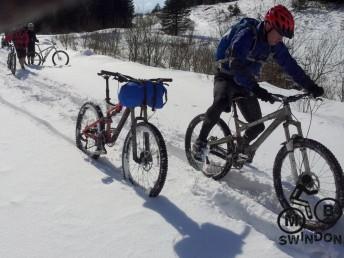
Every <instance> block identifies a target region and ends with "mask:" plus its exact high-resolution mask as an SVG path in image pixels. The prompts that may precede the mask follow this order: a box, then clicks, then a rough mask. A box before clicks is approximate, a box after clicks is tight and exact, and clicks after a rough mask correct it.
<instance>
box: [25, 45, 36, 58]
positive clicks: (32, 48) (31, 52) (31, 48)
mask: <svg viewBox="0 0 344 258" xmlns="http://www.w3.org/2000/svg"><path fill="white" fill-rule="evenodd" d="M35 50H36V49H35V44H29V46H28V48H27V56H28V57H34V56H35Z"/></svg>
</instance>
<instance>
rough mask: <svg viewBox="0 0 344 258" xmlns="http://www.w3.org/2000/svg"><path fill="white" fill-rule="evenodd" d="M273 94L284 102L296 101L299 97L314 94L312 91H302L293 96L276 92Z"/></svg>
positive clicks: (277, 99)
mask: <svg viewBox="0 0 344 258" xmlns="http://www.w3.org/2000/svg"><path fill="white" fill-rule="evenodd" d="M271 95H272V96H273V97H274V98H275V101H278V102H282V103H284V104H286V103H290V102H295V101H298V100H299V99H303V98H307V97H310V96H312V94H311V93H310V92H307V93H302V94H296V95H292V96H284V95H281V94H274V93H271ZM317 99H318V98H317ZM319 99H321V98H319Z"/></svg>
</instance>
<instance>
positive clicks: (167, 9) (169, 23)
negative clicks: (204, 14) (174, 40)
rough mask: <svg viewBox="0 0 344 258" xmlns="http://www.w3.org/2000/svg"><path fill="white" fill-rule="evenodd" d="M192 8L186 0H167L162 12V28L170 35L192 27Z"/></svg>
mask: <svg viewBox="0 0 344 258" xmlns="http://www.w3.org/2000/svg"><path fill="white" fill-rule="evenodd" d="M189 15H190V9H188V8H187V7H186V3H185V0H166V1H165V6H164V8H163V9H162V12H161V14H160V16H159V17H160V19H161V25H162V30H163V31H164V32H165V33H167V34H170V35H175V36H176V35H178V34H180V33H183V32H185V31H186V30H187V29H189V28H191V26H192V23H191V20H190V19H189Z"/></svg>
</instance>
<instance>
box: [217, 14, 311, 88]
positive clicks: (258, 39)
mask: <svg viewBox="0 0 344 258" xmlns="http://www.w3.org/2000/svg"><path fill="white" fill-rule="evenodd" d="M247 20H249V23H250V24H251V26H246V27H244V28H242V29H239V30H238V31H236V32H235V33H234V35H232V34H233V33H232V34H231V33H230V32H231V30H229V31H228V32H227V33H226V34H225V35H224V36H223V37H222V39H221V40H220V43H219V46H218V48H217V52H216V61H218V62H219V63H221V68H220V71H221V72H224V73H227V74H228V73H229V74H231V75H232V76H233V79H234V81H235V82H236V83H237V84H238V85H240V86H242V87H244V88H245V89H247V90H252V89H253V88H254V87H256V85H257V81H256V79H257V78H258V77H259V75H260V71H261V67H262V63H263V62H264V61H266V60H267V59H268V57H269V56H270V55H272V56H273V58H274V59H275V60H276V61H277V63H278V64H279V65H280V66H281V67H282V68H283V69H284V71H285V72H286V73H287V74H288V75H290V76H291V77H292V78H293V80H294V81H295V82H296V83H298V84H300V85H301V86H302V87H303V88H305V89H309V88H311V87H312V86H313V84H314V83H313V81H312V80H311V79H310V78H309V76H308V75H306V74H305V72H304V71H303V69H302V68H301V67H300V66H299V65H298V64H297V62H296V61H295V59H294V58H293V57H292V56H291V55H290V53H289V51H288V49H287V47H286V46H285V45H284V43H283V42H280V43H278V44H277V45H275V46H270V45H269V44H268V42H267V40H266V33H265V30H264V22H259V21H257V20H255V19H252V18H247Z"/></svg>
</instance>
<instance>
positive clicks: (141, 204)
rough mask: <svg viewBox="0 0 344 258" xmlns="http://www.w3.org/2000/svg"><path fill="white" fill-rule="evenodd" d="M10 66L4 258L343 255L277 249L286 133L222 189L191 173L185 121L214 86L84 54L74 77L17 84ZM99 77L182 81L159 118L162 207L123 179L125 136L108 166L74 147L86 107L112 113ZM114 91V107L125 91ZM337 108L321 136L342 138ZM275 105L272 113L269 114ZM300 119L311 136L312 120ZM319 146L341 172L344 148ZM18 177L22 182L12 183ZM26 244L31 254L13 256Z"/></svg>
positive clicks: (322, 248)
mask: <svg viewBox="0 0 344 258" xmlns="http://www.w3.org/2000/svg"><path fill="white" fill-rule="evenodd" d="M4 60H6V52H5V51H4V50H0V69H1V73H0V85H1V87H0V106H1V109H2V110H1V112H0V115H1V120H2V121H7V120H9V121H10V122H9V123H6V124H5V125H4V126H3V130H4V134H2V135H1V138H0V141H1V143H2V148H1V149H0V151H1V152H0V154H1V155H2V157H5V158H6V159H7V161H6V162H5V163H4V164H2V165H1V167H0V189H3V190H4V191H6V192H5V194H4V195H2V196H0V212H1V213H2V214H3V215H0V218H1V219H2V220H3V221H5V225H6V226H0V230H1V229H3V230H2V232H6V233H7V236H6V237H0V246H1V247H3V248H0V257H5V256H6V255H5V254H10V256H6V257H21V256H22V255H21V254H23V252H24V250H28V251H27V253H26V254H28V255H27V256H25V257H61V256H64V257H183V258H184V257H185V258H188V257H197V258H199V257H204V258H205V257H215V258H220V257H233V256H242V257H288V256H289V257H310V256H312V257H323V255H324V254H327V255H329V254H330V255H332V256H330V257H340V256H338V254H339V253H340V252H341V251H343V248H340V247H333V246H331V245H328V246H327V245H316V246H311V247H307V246H287V247H283V246H279V245H278V236H279V235H281V232H280V231H279V229H278V227H277V225H276V219H277V216H278V213H279V212H280V211H281V208H280V206H279V203H278V201H277V199H276V196H275V194H274V188H273V182H272V173H271V172H272V164H273V159H274V157H275V155H276V153H277V151H278V149H279V148H280V145H279V143H280V142H282V139H283V134H282V130H280V131H277V132H276V133H274V134H273V136H272V137H271V139H269V141H268V142H267V143H266V144H264V145H263V146H262V149H261V150H259V152H258V153H257V157H256V158H255V162H254V163H253V165H252V166H249V167H244V168H243V169H242V170H241V171H236V170H233V171H231V172H230V173H229V174H228V175H227V176H226V177H225V178H224V179H223V180H221V181H219V182H216V181H213V180H210V179H207V178H205V177H204V176H203V175H202V174H201V173H199V172H197V171H195V170H193V169H192V168H191V167H190V166H189V165H188V164H187V161H186V158H185V154H184V149H183V145H184V133H185V130H186V127H187V124H188V122H189V121H190V120H191V119H192V118H193V117H194V116H195V115H197V114H199V113H201V112H204V111H205V109H206V108H207V106H208V105H209V104H210V102H211V97H210V96H211V92H212V78H208V77H207V76H204V75H200V74H194V73H187V72H181V71H172V70H164V69H158V68H152V67H145V66H143V65H139V64H135V63H130V62H124V61H120V60H116V59H112V58H108V57H103V56H82V55H80V54H78V53H71V65H69V66H67V67H49V66H48V67H33V68H28V70H27V71H18V73H17V75H16V77H14V76H12V75H10V74H9V73H8V72H7V69H6V65H5V61H4ZM101 69H104V70H112V71H118V72H122V73H125V74H130V75H132V76H134V77H135V76H136V77H140V78H150V77H158V76H159V77H171V78H173V79H174V82H173V83H171V86H170V88H169V89H168V90H169V102H168V104H167V105H166V107H165V108H164V109H163V110H159V111H158V112H157V113H156V114H155V115H154V116H153V117H152V118H151V122H152V123H153V124H155V125H157V126H158V127H159V128H160V129H161V131H162V133H163V136H164V138H165V140H166V142H167V146H168V154H169V171H168V176H167V181H166V184H165V187H164V189H163V190H162V193H161V196H160V197H159V198H156V199H148V198H146V197H145V196H143V195H142V194H141V193H139V192H136V191H135V189H134V188H133V187H132V186H131V185H130V184H128V183H127V182H125V181H124V180H123V179H122V176H121V148H122V144H123V138H124V137H125V135H126V132H127V130H128V128H127V126H126V129H125V132H123V133H122V134H121V137H120V139H119V142H118V144H116V146H115V147H114V148H112V149H110V151H109V154H108V155H107V156H106V157H103V158H101V159H100V160H99V161H96V162H95V161H92V160H90V159H89V158H87V157H86V156H85V155H83V154H82V153H81V152H79V151H78V150H77V149H76V148H75V146H74V128H75V120H76V116H77V114H78V111H79V108H80V107H81V105H82V104H83V103H84V102H86V101H93V102H96V103H99V104H101V105H102V107H104V106H103V99H104V92H105V90H104V85H103V84H104V81H103V80H102V79H101V78H99V77H98V76H97V75H96V73H97V72H98V71H99V70H101ZM113 85H116V84H113ZM111 92H112V96H114V101H115V100H116V98H115V96H116V92H117V87H114V88H111ZM195 92H197V94H194V93H195ZM337 106H338V107H339V108H342V110H343V107H342V106H340V105H339V104H338V103H331V102H328V103H326V112H329V111H330V112H332V113H333V116H331V117H329V119H328V120H326V119H325V116H324V115H323V114H322V113H321V112H320V113H319V116H317V117H315V118H314V121H313V123H315V125H316V126H317V127H316V131H312V132H311V133H313V134H312V135H311V136H312V137H313V138H314V136H317V135H318V134H317V132H318V130H322V129H323V128H326V129H327V130H331V133H332V135H334V136H336V135H339V134H340V133H341V132H342V129H343V124H342V121H338V123H337V117H339V118H342V119H344V114H343V113H339V114H338V113H336V112H335V108H338V107H337ZM277 107H278V105H267V104H264V105H263V112H269V111H272V110H275V109H276V108H277ZM299 115H300V119H303V120H304V121H305V123H304V126H305V127H306V126H307V125H308V124H307V119H308V117H307V116H306V115H305V114H299ZM329 124H331V127H328V125H329ZM315 138H316V137H315ZM319 140H320V141H321V142H323V143H325V145H328V147H329V148H330V149H331V150H333V152H334V153H335V154H336V156H337V157H338V159H339V161H340V163H341V164H343V162H344V158H343V156H344V155H343V154H344V152H343V142H341V143H338V142H337V141H336V139H332V138H331V139H328V138H325V137H323V136H321V135H320V136H319ZM21 145H23V147H21ZM22 152H23V153H22ZM15 177H19V178H21V179H20V180H18V182H15V181H13V180H14V178H15ZM10 186H12V187H15V188H11V187H10ZM12 197H13V198H12ZM16 209H19V211H20V212H19V213H16ZM13 214H16V215H15V216H13ZM34 216H38V218H39V219H34ZM24 218H26V219H24ZM18 221H21V222H19V225H17V224H18ZM33 222H34V223H36V224H35V225H36V226H34V223H33ZM31 223H32V224H31ZM37 223H38V224H37ZM339 225H340V227H341V228H343V223H341V224H339ZM35 228H37V230H35ZM337 230H338V229H337ZM339 230H340V229H339ZM27 232H32V234H31V236H32V237H30V234H29V236H26V233H27ZM18 234H22V237H21V238H20V240H18V241H21V243H22V245H21V248H19V249H18V250H14V249H15V247H14V243H15V241H16V236H17V235H18ZM54 237H55V238H56V239H54ZM43 239H46V240H45V241H42V240H43ZM128 244H129V245H130V248H127V246H128ZM31 245H37V246H36V247H35V248H33V247H32V248H31V249H30V248H29V247H30V246H31ZM262 246H264V249H263V250H262V249H261V247H262ZM134 247H135V248H134ZM258 249H259V250H260V251H259V254H258V255H257V250H258ZM41 250H42V252H40V251H41ZM102 251H103V253H102ZM45 252H46V255H43V254H45ZM4 255H5V256H4ZM326 257H329V256H326Z"/></svg>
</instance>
